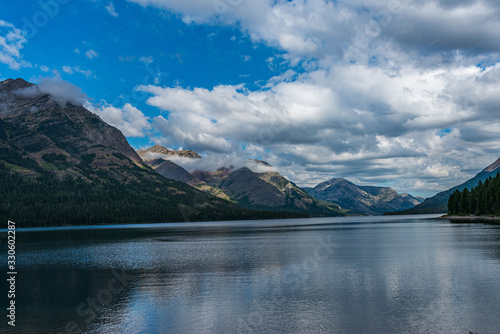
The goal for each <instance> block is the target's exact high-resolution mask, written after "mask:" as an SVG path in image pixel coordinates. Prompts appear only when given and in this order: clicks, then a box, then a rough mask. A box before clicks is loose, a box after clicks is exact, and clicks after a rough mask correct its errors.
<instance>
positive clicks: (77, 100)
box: [16, 77, 88, 106]
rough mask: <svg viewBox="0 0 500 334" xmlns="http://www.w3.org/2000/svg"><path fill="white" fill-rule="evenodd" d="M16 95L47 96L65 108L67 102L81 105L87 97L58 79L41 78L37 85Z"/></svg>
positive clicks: (77, 88)
mask: <svg viewBox="0 0 500 334" xmlns="http://www.w3.org/2000/svg"><path fill="white" fill-rule="evenodd" d="M16 94H19V95H23V96H38V95H43V94H49V95H51V96H52V97H53V98H54V100H55V101H56V102H57V103H59V104H60V105H62V106H65V105H66V104H67V103H68V102H70V103H72V104H74V105H82V103H83V101H84V100H86V99H88V97H87V95H85V93H83V92H82V90H81V89H80V88H79V87H77V86H75V85H73V84H72V83H69V82H67V81H64V80H62V79H61V78H58V77H56V78H42V79H41V80H40V82H39V83H38V84H37V85H35V86H31V87H27V88H22V89H20V90H17V91H16Z"/></svg>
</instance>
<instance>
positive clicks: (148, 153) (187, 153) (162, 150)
mask: <svg viewBox="0 0 500 334" xmlns="http://www.w3.org/2000/svg"><path fill="white" fill-rule="evenodd" d="M137 153H138V154H139V155H140V156H143V157H145V158H153V157H155V156H158V155H161V154H163V155H175V156H179V157H184V158H193V159H201V156H200V155H199V154H198V153H196V152H193V151H191V150H180V151H175V150H169V149H168V148H166V147H163V146H160V145H155V146H152V147H150V148H148V149H146V150H139V151H137Z"/></svg>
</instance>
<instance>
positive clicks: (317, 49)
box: [130, 0, 500, 195]
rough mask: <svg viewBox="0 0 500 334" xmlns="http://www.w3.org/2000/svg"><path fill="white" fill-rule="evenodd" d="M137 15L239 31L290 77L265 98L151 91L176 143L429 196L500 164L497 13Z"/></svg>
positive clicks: (325, 6)
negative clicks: (270, 51) (271, 52)
mask: <svg viewBox="0 0 500 334" xmlns="http://www.w3.org/2000/svg"><path fill="white" fill-rule="evenodd" d="M130 1H133V2H136V3H139V4H141V5H143V6H154V7H158V8H161V9H164V10H165V9H166V10H168V11H170V12H173V13H176V14H178V15H180V17H182V19H183V20H184V22H186V23H187V24H206V23H208V24H213V25H231V26H233V27H234V28H236V29H240V30H242V32H243V33H245V34H246V36H248V38H249V39H250V40H251V41H253V42H254V43H264V44H266V45H268V46H271V47H274V48H276V49H278V50H280V51H282V52H283V53H282V54H281V55H280V56H277V57H281V58H283V59H280V62H281V60H284V61H285V62H287V64H288V66H289V69H288V71H286V70H285V71H280V72H279V74H278V75H276V76H275V77H273V78H270V79H269V80H268V82H267V84H265V85H264V86H263V88H262V89H261V90H253V91H251V90H248V89H247V88H245V86H242V85H219V86H216V87H213V88H211V89H206V88H201V87H200V88H183V87H158V86H152V85H151V86H140V87H138V89H139V90H140V91H144V92H147V93H149V94H151V97H150V98H149V99H148V100H147V103H148V104H150V105H152V106H156V107H158V108H159V109H161V110H163V111H165V114H164V115H162V116H158V117H155V118H154V119H153V121H152V122H153V126H154V127H155V128H156V129H157V130H158V131H159V132H160V133H161V134H162V136H163V138H165V140H167V141H168V142H171V143H176V144H179V145H182V146H184V147H187V148H190V149H195V150H197V151H204V152H208V153H212V154H229V153H230V152H239V154H245V153H248V152H244V151H245V150H244V149H243V148H242V147H245V148H248V147H253V149H254V150H255V153H256V154H259V156H262V157H265V160H266V161H269V162H270V163H272V164H273V165H275V166H278V167H279V169H280V171H282V172H283V174H284V175H286V176H288V177H289V178H290V179H292V180H293V181H296V182H298V183H299V184H302V185H308V186H312V185H315V183H318V182H321V181H324V180H326V179H329V178H331V177H338V176H342V177H347V178H349V179H353V180H354V181H359V182H360V183H362V184H363V183H372V184H373V183H377V184H385V185H390V186H393V187H395V188H396V189H397V190H403V191H412V190H413V191H416V192H417V193H419V194H424V195H432V192H434V191H438V190H443V189H446V188H448V187H451V186H453V185H456V184H458V183H460V182H461V181H464V180H465V179H467V178H469V177H471V176H473V175H474V174H475V173H477V172H478V171H479V170H481V169H482V168H484V167H485V166H486V165H488V164H490V163H491V162H492V161H493V160H495V159H496V158H498V151H499V149H500V144H499V143H498V140H497V137H496V136H495V134H497V133H498V130H499V129H500V119H499V117H498V110H500V98H499V96H500V88H499V87H500V40H499V39H498V38H497V37H496V36H498V35H499V34H500V21H498V17H499V15H500V3H498V2H497V1H490V0H482V1H475V0H467V1H465V0H464V1H448V0H424V1H415V0H401V1H389V2H388V1H382V0H371V1H367V0H352V1H324V0H309V1H305V0H292V1H268V0H255V1H252V2H248V1H231V2H229V1H220V2H216V3H217V5H214V4H215V3H214V2H213V1H212V0H199V1H177V0H130ZM457 22H460V24H457ZM277 59H278V58H276V57H274V58H269V59H268V64H269V66H270V67H271V68H273V69H274V70H276V69H277V68H275V63H276V60H277Z"/></svg>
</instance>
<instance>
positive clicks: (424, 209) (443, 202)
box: [397, 158, 500, 214]
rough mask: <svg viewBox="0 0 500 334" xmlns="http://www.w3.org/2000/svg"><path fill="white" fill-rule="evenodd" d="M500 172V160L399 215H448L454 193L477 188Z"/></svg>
mask: <svg viewBox="0 0 500 334" xmlns="http://www.w3.org/2000/svg"><path fill="white" fill-rule="evenodd" d="M498 172H500V158H499V159H497V160H496V161H495V162H494V163H492V164H491V165H489V166H488V167H486V168H485V169H483V170H482V171H481V172H479V173H478V174H477V175H476V176H474V177H473V178H472V179H470V180H468V181H466V182H464V183H462V184H460V185H458V186H456V187H453V188H450V189H448V190H446V191H442V192H440V193H438V194H436V195H434V196H433V197H430V198H427V199H426V200H425V201H424V202H423V203H422V204H419V205H417V206H416V207H414V208H412V209H409V210H405V211H401V212H397V214H425V213H446V212H448V198H449V197H450V195H451V194H452V193H454V192H455V191H456V190H459V191H462V190H464V189H465V188H467V189H468V190H470V189H471V188H472V187H476V186H477V185H478V183H479V181H481V182H484V180H486V179H487V178H489V177H490V176H492V177H494V176H496V174H497V173H498Z"/></svg>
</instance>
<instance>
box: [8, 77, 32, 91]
mask: <svg viewBox="0 0 500 334" xmlns="http://www.w3.org/2000/svg"><path fill="white" fill-rule="evenodd" d="M33 85H34V84H32V83H30V82H27V81H26V80H24V79H21V78H17V79H7V80H4V81H1V82H0V91H10V90H15V89H21V88H27V87H31V86H33Z"/></svg>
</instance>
